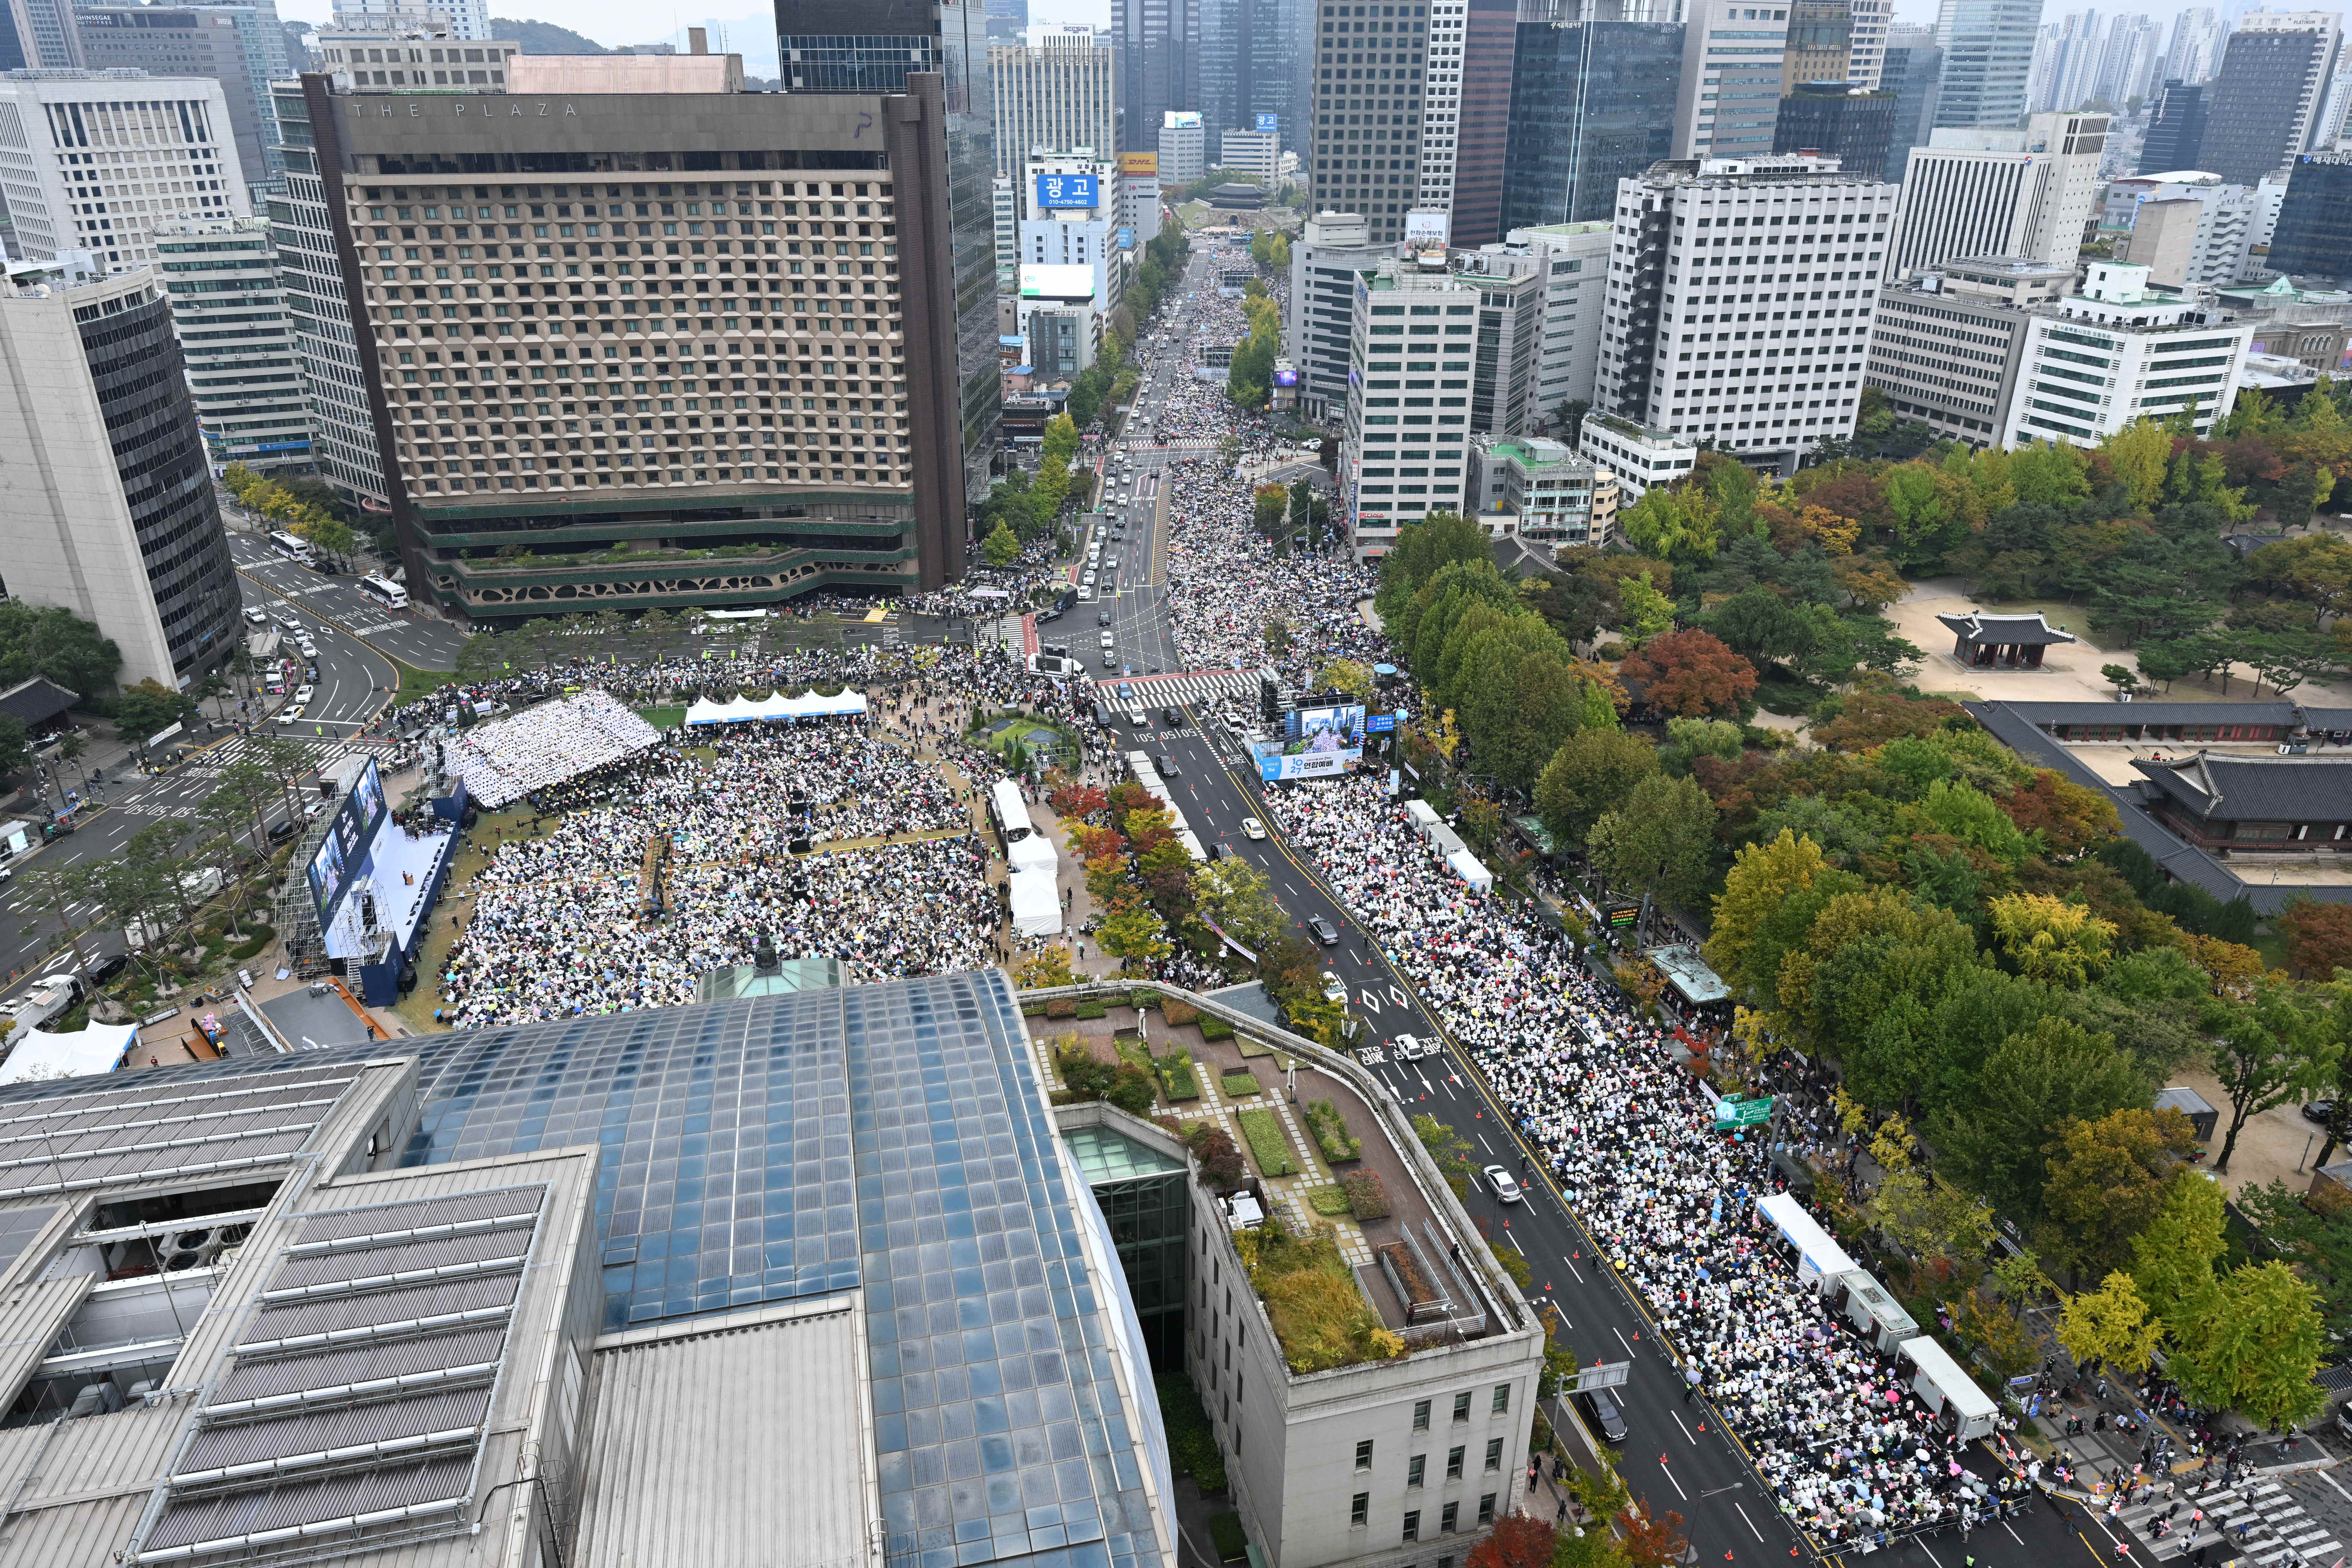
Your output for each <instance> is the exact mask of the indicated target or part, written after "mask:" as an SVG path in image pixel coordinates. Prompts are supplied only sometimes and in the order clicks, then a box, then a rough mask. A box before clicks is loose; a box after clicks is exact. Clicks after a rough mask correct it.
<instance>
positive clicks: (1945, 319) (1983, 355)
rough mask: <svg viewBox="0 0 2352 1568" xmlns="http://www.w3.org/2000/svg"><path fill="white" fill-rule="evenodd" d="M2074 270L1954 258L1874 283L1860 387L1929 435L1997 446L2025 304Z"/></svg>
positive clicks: (2019, 356) (2070, 281)
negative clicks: (1874, 391) (1872, 319)
mask: <svg viewBox="0 0 2352 1568" xmlns="http://www.w3.org/2000/svg"><path fill="white" fill-rule="evenodd" d="M2072 287H2074V267H2073V266H2071V265H2066V266H2060V265H2057V264H2055V263H2052V262H2046V261H2027V260H2024V259H2021V258H2020V257H2017V256H1956V257H1954V258H1953V259H1951V260H1950V261H1948V262H1946V263H1945V264H1944V265H1943V266H1942V267H1935V268H1931V269H1929V270H1928V271H1927V272H1924V273H1922V274H1920V275H1919V276H1918V277H1916V278H1915V279H1913V280H1911V281H1910V282H1907V283H1889V284H1888V285H1887V286H1886V287H1885V288H1882V289H1881V290H1880V291H1879V295H1878V319H1877V323H1876V325H1875V326H1874V329H1872V331H1871V335H1870V361H1869V364H1870V368H1869V369H1868V370H1867V371H1864V375H1863V382H1864V385H1867V386H1874V387H1876V388H1878V389H1879V391H1881V392H1885V394H1886V398H1887V401H1888V402H1890V403H1892V404H1893V405H1894V408H1895V413H1898V414H1900V415H1902V416H1903V417H1904V418H1906V419H1916V420H1918V421H1919V422H1921V423H1924V424H1926V425H1927V427H1928V428H1929V429H1930V430H1933V431H1934V432H1935V433H1936V434H1937V436H1939V437H1942V438H1945V439H1947V440H1952V441H1965V442H1967V443H1968V444H1969V445H1971V446H1991V445H1995V444H1998V443H1999V442H2000V438H2001V433H2002V432H2003V431H2004V430H2006V429H2007V428H2008V424H2009V412H2010V406H2011V402H2013V401H2014V399H2015V398H2016V395H2017V375H2018V370H2019V367H2020V365H2021V363H2022V361H2023V360H2024V357H2025V337H2026V329H2027V328H2028V327H2029V326H2030V325H2031V324H2032V317H2030V316H2028V315H2027V314H2026V312H2027V310H2028V309H2030V308H2032V307H2033V306H2036V305H2046V304H2050V303H2052V302H2053V301H2055V300H2057V299H2059V298H2063V297H2064V295H2065V294H2066V293H2067V291H2068V290H2069V289H2071V288H2072Z"/></svg>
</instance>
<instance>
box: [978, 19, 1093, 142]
mask: <svg viewBox="0 0 2352 1568" xmlns="http://www.w3.org/2000/svg"><path fill="white" fill-rule="evenodd" d="M988 70H989V75H990V76H991V78H993V79H992V97H993V99H995V104H996V172H997V173H998V174H999V175H1000V176H1005V177H1010V176H1013V175H1015V174H1018V173H1019V172H1021V165H1022V163H1023V162H1024V161H1025V160H1026V159H1027V158H1028V157H1029V155H1030V154H1031V153H1033V152H1040V151H1043V152H1076V151H1077V150H1078V149H1079V148H1081V147H1084V148H1086V149H1087V150H1088V151H1090V152H1095V153H1097V154H1098V155H1100V156H1102V157H1105V158H1108V157H1109V156H1110V152H1111V149H1112V147H1113V146H1115V145H1116V144H1117V142H1118V110H1117V109H1116V107H1115V106H1114V105H1113V103H1112V101H1111V51H1110V47H1109V46H1108V44H1107V43H1104V42H1103V41H1102V40H1100V39H1098V38H1097V37H1095V32H1094V29H1093V28H1091V27H1071V28H1068V29H1066V30H1065V31H1062V32H1058V33H1055V32H1045V33H1040V34H1039V35H1038V39H1037V42H1036V43H1035V44H1034V45H1032V44H992V45H990V46H989V49H988Z"/></svg>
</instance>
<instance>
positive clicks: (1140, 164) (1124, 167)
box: [1118, 152, 1160, 179]
mask: <svg viewBox="0 0 2352 1568" xmlns="http://www.w3.org/2000/svg"><path fill="white" fill-rule="evenodd" d="M1118 172H1120V173H1122V174H1150V175H1151V176H1152V177H1153V178H1155V179H1156V178H1158V177H1159V174H1160V154H1159V153H1157V152H1122V153H1120V154H1119V155H1118Z"/></svg>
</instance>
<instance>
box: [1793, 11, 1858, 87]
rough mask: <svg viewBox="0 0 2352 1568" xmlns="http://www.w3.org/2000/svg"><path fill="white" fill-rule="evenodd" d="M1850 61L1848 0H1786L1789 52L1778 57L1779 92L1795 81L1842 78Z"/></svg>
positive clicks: (1851, 17) (1851, 45) (1849, 13)
mask: <svg viewBox="0 0 2352 1568" xmlns="http://www.w3.org/2000/svg"><path fill="white" fill-rule="evenodd" d="M1852 65H1853V5H1852V4H1851V3H1850V0H1790V6H1789V52H1788V53H1787V54H1786V55H1784V56H1782V57H1781V59H1780V92H1781V94H1782V96H1783V97H1785V96H1787V95H1788V94H1790V93H1792V92H1794V91H1796V90H1797V84H1798V83H1799V82H1812V81H1843V80H1845V79H1846V73H1847V71H1848V69H1849V68H1851V67H1852Z"/></svg>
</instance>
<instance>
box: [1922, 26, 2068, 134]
mask: <svg viewBox="0 0 2352 1568" xmlns="http://www.w3.org/2000/svg"><path fill="white" fill-rule="evenodd" d="M2041 26H2042V0H1944V3H1943V8H1942V9H1941V10H1940V11H1938V12H1937V16H1936V42H1937V45H1938V46H1939V47H1941V48H1942V49H1943V51H1944V77H1943V85H1942V89H1941V91H1940V96H1939V97H1938V98H1937V104H1936V126H1937V129H1938V130H1943V129H1945V128H1948V127H1956V126H1986V127H1990V128H1991V129H1993V130H1997V131H2006V130H2010V129H2012V128H2014V127H2016V126H2018V125H2020V124H2022V123H2023V122H2024V120H2025V78H2027V77H2028V76H2029V75H2031V74H2032V69H2033V40H2034V37H2035V34H2036V33H2037V32H2038V30H2039V29H2040V27H2041Z"/></svg>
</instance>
